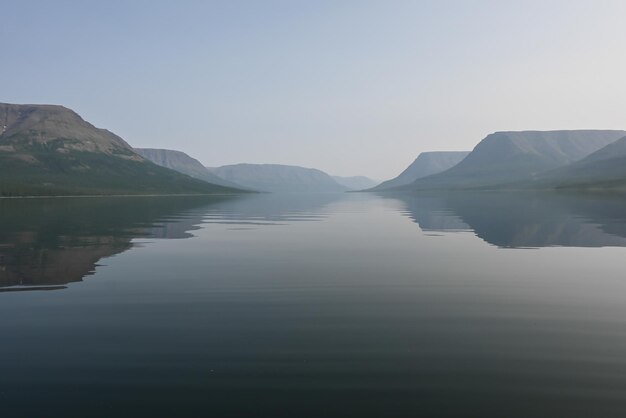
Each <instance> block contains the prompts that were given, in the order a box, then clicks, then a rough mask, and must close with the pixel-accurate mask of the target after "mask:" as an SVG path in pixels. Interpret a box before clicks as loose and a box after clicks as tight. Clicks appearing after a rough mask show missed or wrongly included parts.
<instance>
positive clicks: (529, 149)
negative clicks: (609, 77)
mask: <svg viewBox="0 0 626 418" xmlns="http://www.w3.org/2000/svg"><path fill="white" fill-rule="evenodd" d="M625 135H626V131H615V130H577V131H546V132H542V131H522V132H496V133H494V134H491V135H489V136H487V137H486V138H485V139H483V140H482V141H481V142H480V143H479V144H478V145H477V146H476V147H475V148H474V150H473V151H472V152H471V153H470V154H469V155H468V156H467V157H465V159H463V161H461V162H460V163H459V164H457V165H455V166H454V167H452V168H450V169H448V170H446V171H444V172H442V173H439V174H435V175H432V176H428V177H424V178H422V179H418V180H417V181H415V182H414V183H412V184H410V185H407V186H405V187H407V188H410V189H414V190H424V189H426V190H428V189H464V188H494V187H495V188H499V187H506V186H507V185H509V184H512V183H517V182H524V181H530V180H532V179H534V178H535V177H536V176H537V175H538V174H540V173H542V172H545V171H548V170H553V169H556V168H559V167H563V166H565V165H568V164H571V163H573V162H576V161H579V160H581V159H583V158H585V157H587V156H589V155H590V154H592V153H594V152H595V151H598V150H599V149H601V148H603V147H605V146H607V145H609V144H611V143H613V142H615V141H617V140H618V139H620V138H622V137H624V136H625Z"/></svg>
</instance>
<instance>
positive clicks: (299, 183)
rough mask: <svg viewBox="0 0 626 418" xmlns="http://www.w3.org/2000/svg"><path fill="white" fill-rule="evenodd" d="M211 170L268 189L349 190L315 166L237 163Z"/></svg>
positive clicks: (289, 191)
mask: <svg viewBox="0 0 626 418" xmlns="http://www.w3.org/2000/svg"><path fill="white" fill-rule="evenodd" d="M209 170H211V171H212V172H213V173H214V174H216V175H218V176H220V177H221V178H223V179H225V180H228V181H230V182H233V183H237V184H241V185H242V186H244V187H247V188H250V189H254V190H259V191H264V192H272V193H322V192H345V191H347V190H349V189H348V187H346V186H343V185H341V184H339V183H338V182H337V181H335V180H334V179H333V178H332V177H331V176H329V175H328V174H326V173H324V172H323V171H320V170H317V169H314V168H304V167H297V166H291V165H280V164H234V165H225V166H222V167H216V168H209Z"/></svg>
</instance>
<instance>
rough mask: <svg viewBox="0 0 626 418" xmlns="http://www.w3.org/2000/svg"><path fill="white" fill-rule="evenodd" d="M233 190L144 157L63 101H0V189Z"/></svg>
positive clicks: (9, 192)
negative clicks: (21, 103) (33, 102)
mask: <svg viewBox="0 0 626 418" xmlns="http://www.w3.org/2000/svg"><path fill="white" fill-rule="evenodd" d="M232 192H235V190H233V189H231V188H226V187H222V186H217V185H211V184H208V183H206V182H203V181H200V180H196V179H192V178H190V177H188V176H185V175H182V174H180V173H177V172H175V171H173V170H169V169H166V168H163V167H159V166H157V165H156V164H153V163H151V162H149V161H146V160H145V159H144V158H142V157H141V156H140V155H138V154H137V153H135V152H134V150H133V149H132V148H131V147H130V146H129V145H128V144H127V143H126V142H125V141H124V140H123V139H122V138H120V137H119V136H117V135H115V134H113V133H111V132H109V131H107V130H105V129H98V128H96V127H94V126H93V125H91V124H90V123H88V122H86V121H84V120H83V119H82V118H81V117H80V116H79V115H78V114H76V113H75V112H73V111H72V110H70V109H67V108H65V107H62V106H55V105H16V104H4V103H0V195H4V196H12V195H84V194H179V193H199V194H204V193H232Z"/></svg>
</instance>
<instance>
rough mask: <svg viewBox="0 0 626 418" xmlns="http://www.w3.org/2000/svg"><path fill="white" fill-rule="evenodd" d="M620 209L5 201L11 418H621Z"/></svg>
mask: <svg viewBox="0 0 626 418" xmlns="http://www.w3.org/2000/svg"><path fill="white" fill-rule="evenodd" d="M624 247H626V199H624V198H619V197H598V196H570V195H507V194H473V195H472V194H470V195H463V194H449V195H421V196H414V195H398V196H393V195H387V196H377V195H366V194H337V195H311V196H307V195H300V196H299V195H292V196H278V195H257V196H245V197H230V198H180V197H178V198H174V197H170V198H108V199H89V198H85V199H50V200H46V199H34V200H0V336H1V340H0V417H2V418H8V417H209V416H210V417H283V416H284V417H303V416H311V417H352V416H353V417H623V416H626V274H625V272H626V248H624Z"/></svg>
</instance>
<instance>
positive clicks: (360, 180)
mask: <svg viewBox="0 0 626 418" xmlns="http://www.w3.org/2000/svg"><path fill="white" fill-rule="evenodd" d="M332 178H333V180H335V181H336V182H337V183H339V184H341V185H342V186H345V187H347V188H348V189H350V190H363V189H369V188H371V187H374V186H376V185H377V184H378V183H380V182H379V181H377V180H372V179H371V178H369V177H365V176H352V177H341V176H332Z"/></svg>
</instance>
